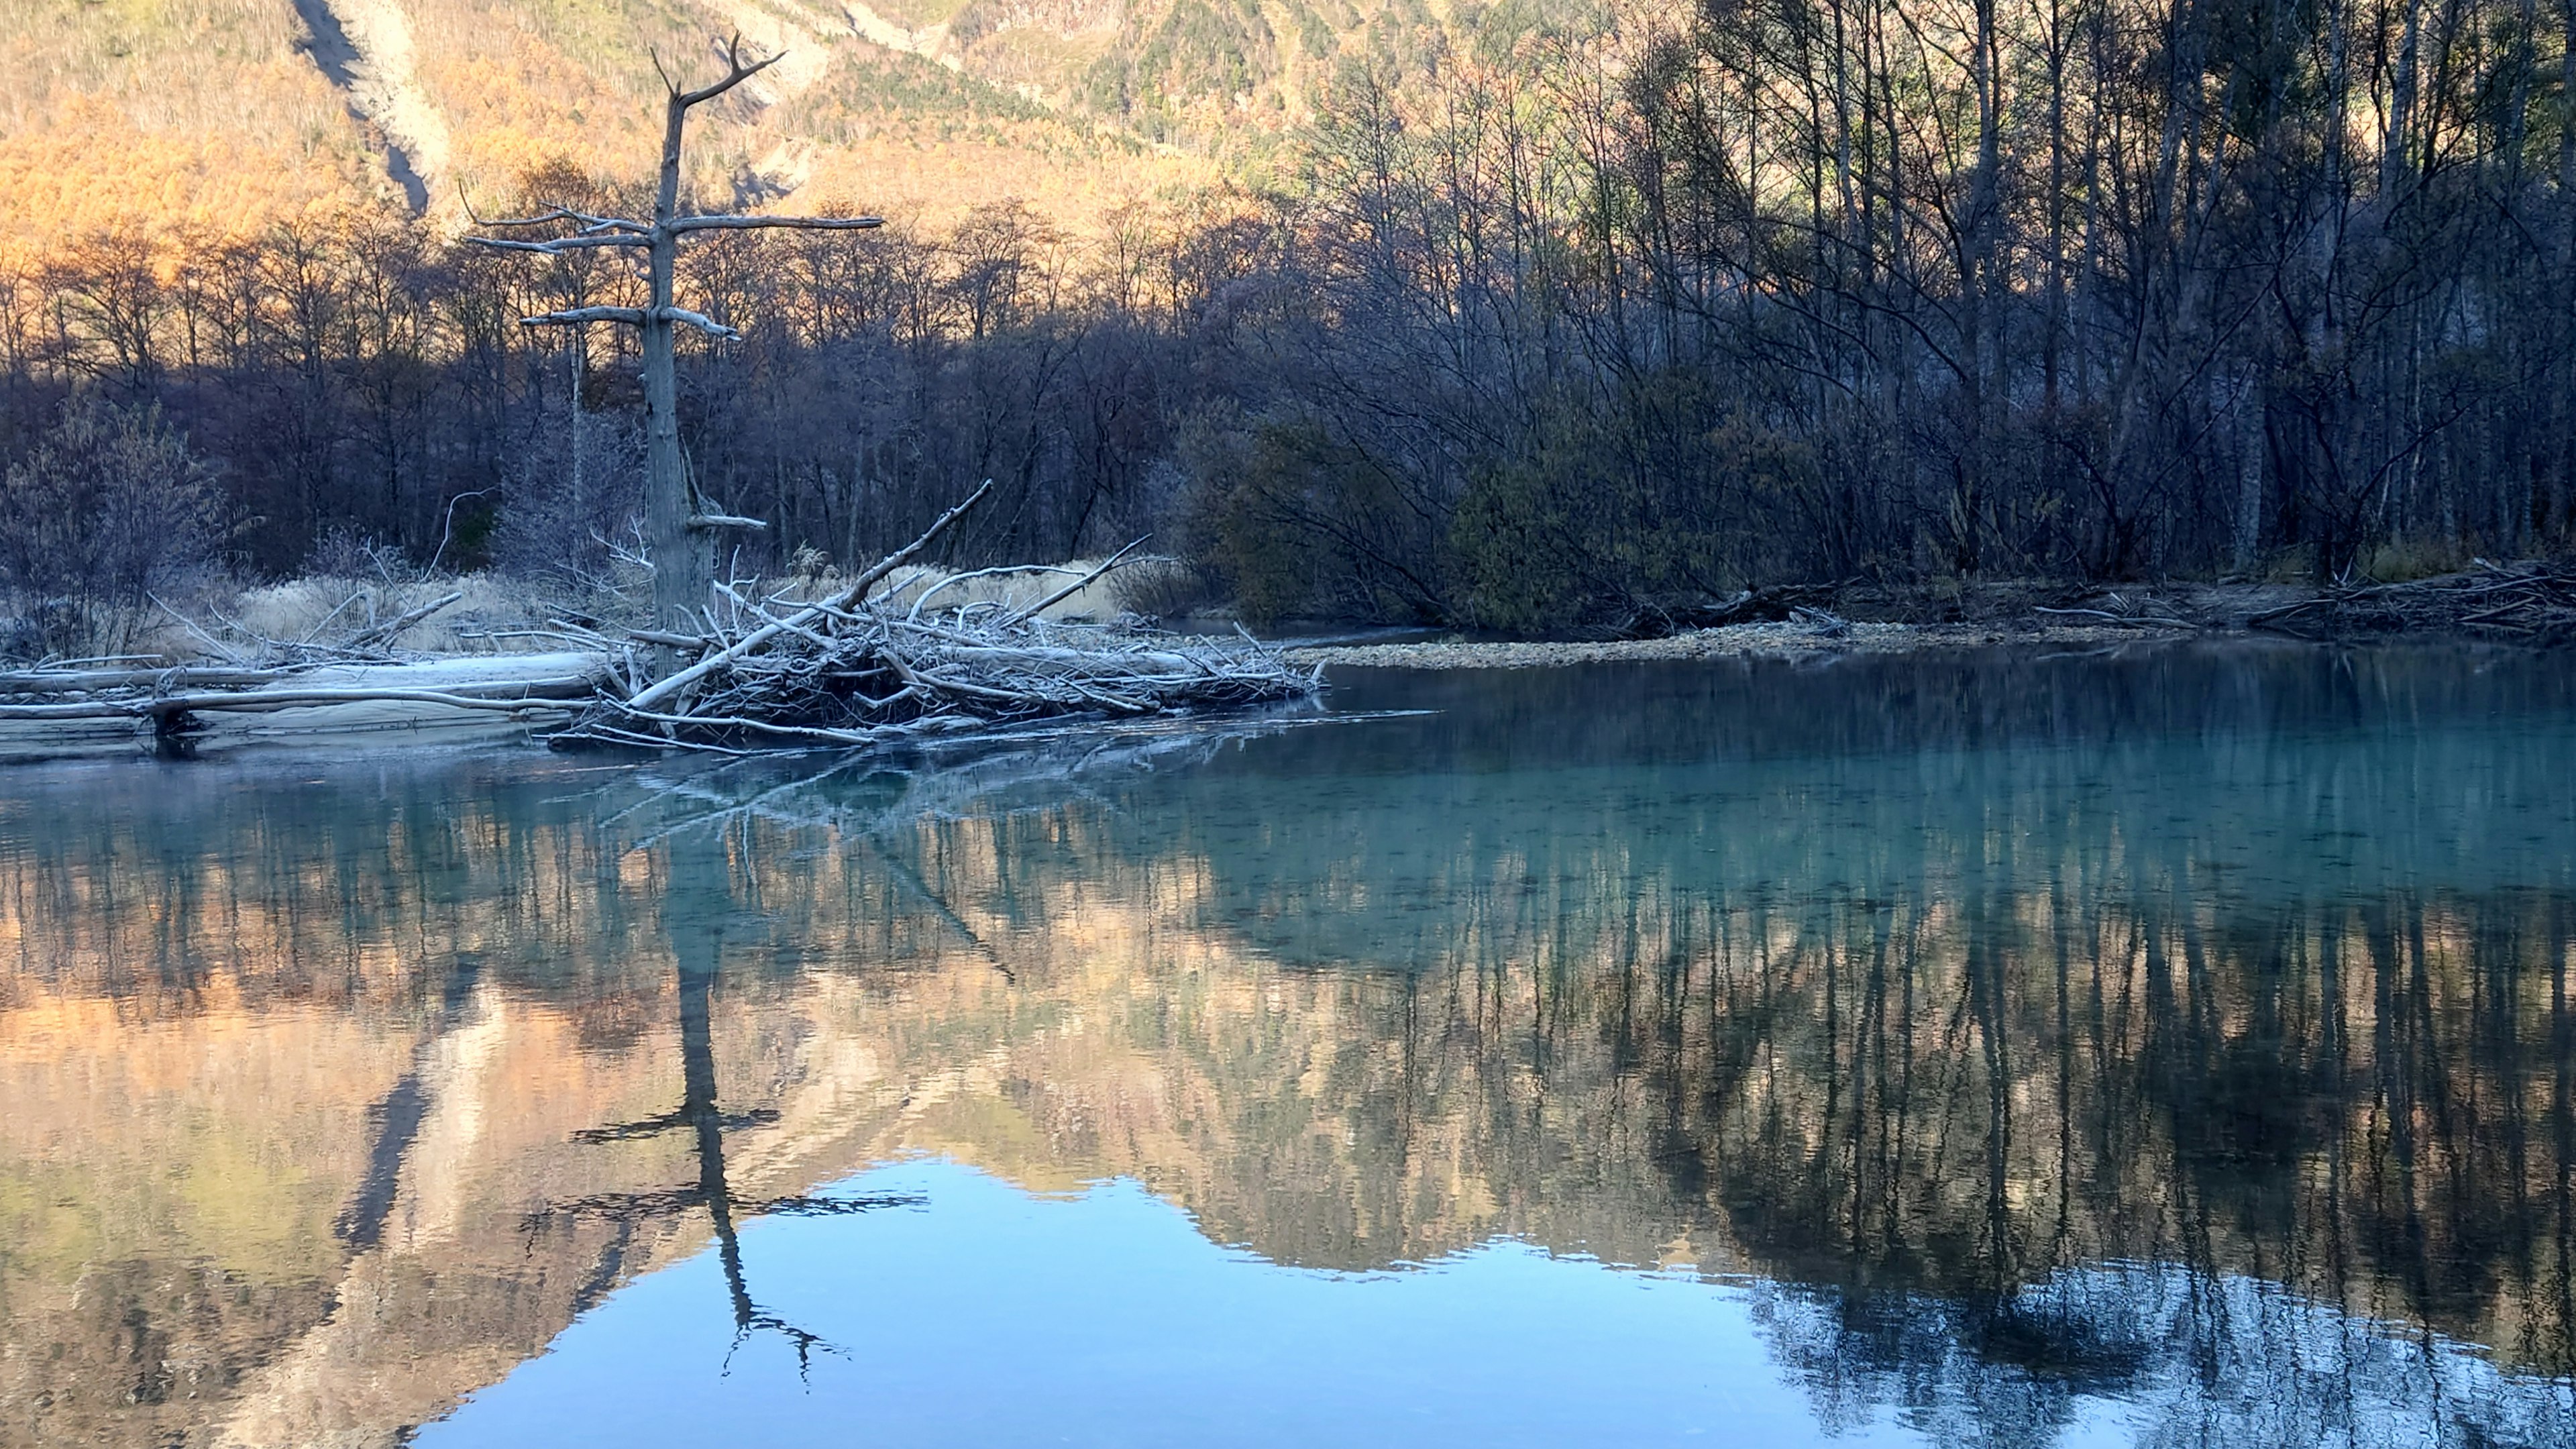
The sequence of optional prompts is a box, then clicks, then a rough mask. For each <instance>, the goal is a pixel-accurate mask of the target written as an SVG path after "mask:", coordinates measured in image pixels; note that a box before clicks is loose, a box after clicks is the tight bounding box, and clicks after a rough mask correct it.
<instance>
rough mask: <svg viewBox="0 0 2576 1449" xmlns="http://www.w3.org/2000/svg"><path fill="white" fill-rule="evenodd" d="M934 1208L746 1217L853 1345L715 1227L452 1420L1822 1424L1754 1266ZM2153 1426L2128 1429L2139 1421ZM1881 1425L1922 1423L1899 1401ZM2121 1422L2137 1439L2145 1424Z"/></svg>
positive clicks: (1392, 1440)
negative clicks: (1401, 1260) (1758, 1319)
mask: <svg viewBox="0 0 2576 1449" xmlns="http://www.w3.org/2000/svg"><path fill="white" fill-rule="evenodd" d="M845 1186H846V1188H847V1189H848V1190H853V1191H866V1192H884V1191H895V1190H905V1191H914V1192H920V1193H923V1194H926V1195H927V1197H928V1204H927V1205H926V1206H925V1207H920V1208H893V1209H886V1210H881V1211H878V1212H872V1213H866V1214H861V1215H857V1216H851V1217H827V1218H772V1219H767V1220H764V1221H762V1222H760V1223H758V1224H755V1225H753V1226H751V1227H749V1228H748V1229H746V1230H745V1232H744V1233H743V1250H744V1255H745V1258H746V1266H747V1270H748V1277H749V1280H750V1286H751V1291H752V1293H753V1295H754V1296H755V1297H756V1298H757V1299H759V1301H760V1304H761V1306H762V1307H763V1308H764V1309H766V1310H768V1311H770V1312H772V1313H775V1314H777V1315H778V1316H779V1317H780V1318H783V1319H785V1320H786V1321H787V1322H789V1323H792V1324H794V1325H796V1326H798V1327H800V1328H803V1329H805V1330H807V1331H809V1332H814V1333H819V1334H821V1335H822V1336H823V1337H824V1338H825V1339H827V1340H829V1341H830V1342H831V1343H832V1344H833V1345H835V1346H836V1347H837V1348H838V1349H839V1350H840V1352H839V1353H837V1354H833V1353H817V1354H816V1355H815V1356H814V1358H813V1361H812V1369H811V1374H810V1384H809V1385H799V1384H798V1382H797V1379H796V1355H795V1351H794V1348H793V1346H792V1345H791V1344H789V1343H788V1342H787V1341H786V1340H784V1339H783V1338H781V1337H779V1336H778V1335H777V1334H774V1333H761V1334H756V1335H754V1336H753V1337H752V1338H751V1339H749V1340H747V1341H746V1342H745V1343H744V1344H743V1345H742V1346H741V1347H740V1348H739V1349H736V1350H734V1351H733V1354H732V1359H731V1364H730V1369H729V1370H728V1367H727V1360H726V1354H727V1350H728V1348H729V1347H730V1345H731V1344H732V1338H733V1318H732V1310H731V1308H730V1306H729V1304H728V1300H727V1298H726V1294H725V1284H724V1280H723V1277H722V1274H721V1271H720V1268H719V1266H718V1263H717V1260H716V1256H715V1255H714V1254H713V1253H702V1254H700V1255H698V1256H697V1257H695V1258H693V1259H691V1260H689V1261H688V1262H686V1263H683V1264H679V1265H677V1266H675V1267H672V1268H670V1269H667V1270H665V1271H663V1272H660V1273H656V1274H653V1275H651V1276H649V1277H647V1278H645V1279H643V1280H641V1281H639V1282H637V1283H634V1284H632V1285H629V1286H628V1287H627V1288H626V1289H624V1290H623V1291H621V1292H619V1293H618V1294H616V1295H615V1296H613V1297H612V1298H610V1299H609V1301H608V1302H607V1303H605V1304H604V1305H602V1306H601V1307H599V1308H598V1309H595V1310H593V1311H592V1312H591V1313H590V1314H589V1315H588V1316H587V1317H585V1318H583V1319H582V1320H581V1321H580V1322H578V1323H575V1324H574V1325H573V1326H572V1327H571V1328H570V1329H568V1330H566V1331H565V1332H564V1334H563V1335H562V1336H561V1337H560V1338H558V1339H557V1340H556V1341H555V1344H554V1346H553V1348H552V1349H551V1350H550V1351H549V1352H548V1353H547V1354H545V1355H544V1356H542V1357H540V1358H537V1359H534V1360H532V1361H530V1362H528V1363H526V1364H524V1365H522V1366H520V1368H519V1369H518V1371H517V1372H516V1373H514V1374H512V1375H511V1376H510V1377H509V1378H508V1379H506V1380H505V1381H503V1382H502V1383H500V1384H498V1385H495V1386H494V1387H492V1388H490V1389H488V1390H485V1391H484V1392H483V1393H481V1394H480V1395H477V1396H476V1397H475V1398H474V1399H473V1400H472V1401H471V1402H469V1403H468V1404H467V1405H466V1406H465V1407H464V1408H463V1409H461V1410H459V1411H458V1412H457V1413H456V1414H455V1415H454V1416H453V1417H452V1418H450V1419H449V1420H447V1421H446V1422H445V1423H442V1424H438V1425H433V1426H431V1427H430V1428H428V1429H426V1430H424V1431H423V1432H422V1434H421V1436H420V1440H419V1442H420V1443H422V1444H424V1445H433V1446H452V1445H468V1444H476V1445H479V1444H529V1445H560V1444H570V1443H606V1444H624V1445H651V1444H687V1445H692V1446H713V1445H735V1444H761V1445H800V1444H816V1445H833V1446H844V1445H858V1444H888V1445H909V1444H960V1445H968V1444H971V1445H1015V1444H1074V1445H1111V1444H1115V1445H1174V1446H1181V1445H1187V1446H1202V1445H1217V1444H1226V1445H1233V1444H1243V1445H1264V1444H1276V1445H1299V1446H1333V1445H1350V1444H1459V1445H1477V1446H1494V1445H1515V1444H1528V1445H1570V1444H1604V1445H1638V1444H1664V1443H1683V1442H1688V1443H1706V1444H1744V1445H1756V1444H1758V1445H1775V1444H1776V1445H1792V1444H1806V1443H1812V1442H1815V1441H1816V1440H1817V1439H1818V1438H1819V1431H1818V1429H1817V1427H1816V1420H1815V1418H1814V1415H1813V1412H1812V1409H1811V1406H1810V1400H1809V1399H1808V1397H1807V1396H1806V1394H1805V1393H1804V1391H1803V1390H1801V1389H1800V1388H1799V1387H1797V1386H1796V1385H1795V1384H1793V1383H1790V1382H1785V1381H1784V1379H1783V1376H1782V1373H1781V1370H1780V1369H1779V1367H1778V1366H1777V1365H1776V1364H1775V1363H1774V1362H1773V1360H1772V1358H1771V1356H1770V1353H1769V1351H1768V1349H1767V1348H1766V1346H1765V1344H1764V1342H1763V1340H1762V1339H1761V1338H1760V1337H1759V1336H1758V1330H1757V1327H1756V1324H1755V1321H1754V1315H1753V1311H1752V1304H1751V1302H1750V1299H1749V1296H1748V1295H1747V1293H1746V1292H1745V1291H1744V1290H1742V1289H1739V1288H1734V1287H1729V1286H1724V1285H1716V1284H1709V1283H1703V1282H1700V1281H1697V1280H1695V1279H1693V1278H1690V1277H1687V1276H1684V1275H1680V1274H1641V1273H1635V1272H1622V1271H1618V1270H1614V1269H1610V1268H1605V1267H1603V1266H1601V1265H1599V1264H1597V1263H1592V1262H1586V1261H1581V1260H1575V1259H1564V1258H1551V1257H1549V1256H1547V1255H1546V1254H1545V1253H1542V1252H1540V1251H1538V1250H1536V1249H1532V1248H1528V1247H1524V1246H1521V1245H1518V1244H1512V1243H1499V1244H1494V1245H1490V1246H1487V1247H1485V1248H1481V1249H1479V1250H1477V1251H1475V1252H1472V1253H1468V1254H1464V1255H1462V1256H1460V1257H1457V1258H1453V1259H1449V1260H1446V1261H1443V1262H1440V1263H1438V1264H1435V1265H1432V1266H1431V1267H1428V1268H1424V1269H1420V1270H1415V1271H1407V1272H1400V1273H1385V1274H1375V1275H1370V1276H1366V1277H1353V1276H1346V1275H1339V1274H1331V1273H1319V1272H1314V1271H1311V1270H1306V1269H1294V1268H1281V1267H1278V1266H1275V1265H1272V1264H1269V1263H1266V1262H1264V1261H1263V1260H1261V1259H1259V1258H1257V1257H1254V1256H1253V1255H1251V1254H1249V1253H1245V1252H1242V1251H1239V1250H1230V1249H1225V1248H1220V1247H1216V1246H1214V1245H1212V1244H1210V1243H1209V1242H1208V1241H1207V1240H1206V1239H1204V1238H1202V1237H1200V1236H1199V1233H1198V1231H1197V1228H1196V1227H1195V1226H1194V1225H1193V1224H1192V1223H1191V1221H1190V1219H1189V1218H1188V1216H1187V1215H1186V1214H1184V1213H1182V1212H1181V1211H1180V1210H1179V1209H1177V1208H1174V1207H1171V1206H1169V1205H1168V1204H1165V1203H1163V1202H1162V1201H1160V1200H1159V1199H1156V1198H1155V1197H1153V1196H1152V1195H1150V1194H1148V1193H1147V1192H1145V1191H1144V1190H1143V1189H1142V1188H1140V1187H1137V1186H1135V1185H1134V1184H1132V1183H1127V1182H1117V1183H1109V1184H1104V1185H1102V1186H1100V1187H1097V1188H1094V1189H1093V1190H1092V1191H1090V1192H1089V1193H1087V1194H1085V1195H1084V1196H1082V1197H1079V1198H1075V1199H1070V1200H1067V1199H1044V1198H1032V1197H1029V1196H1027V1195H1025V1194H1023V1193H1021V1192H1019V1191H1018V1190H1017V1189H1015V1188H1012V1187H1010V1186H1008V1185H1007V1184H1005V1183H1002V1182H1000V1181H998V1180H996V1179H993V1178H990V1177H986V1176H984V1175H982V1174H980V1173H977V1172H974V1171H972V1170H969V1169H966V1168H963V1167H958V1166H955V1165H952V1164H949V1163H944V1162H915V1163H906V1164H902V1165H900V1166H896V1167H890V1168H885V1169H881V1170H879V1171H876V1172H872V1173H869V1174H866V1175H864V1176H862V1177H859V1178H857V1179H854V1180H852V1181H851V1182H849V1183H848V1184H846V1185H845ZM2120 1437H2121V1438H2122V1439H2125V1435H2123V1436H2120ZM1833 1442H1834V1443H1836V1444H1845V1445H1853V1446H1863V1445H1874V1444H1915V1443H1920V1442H1922V1441H1921V1440H1920V1439H1919V1438H1917V1437H1916V1436H1915V1435H1913V1434H1912V1433H1909V1432H1907V1431H1905V1430H1904V1429H1902V1428H1901V1427H1899V1426H1898V1425H1897V1424H1896V1423H1895V1422H1894V1421H1893V1420H1892V1419H1890V1418H1885V1417H1882V1418H1879V1419H1878V1420H1876V1421H1874V1422H1867V1423H1864V1424H1862V1425H1859V1426H1854V1427H1849V1428H1846V1429H1845V1431H1844V1432H1843V1433H1842V1434H1840V1435H1839V1436H1837V1437H1836V1438H1835V1439H1834V1440H1833ZM2111 1442H2117V1441H2116V1440H2114V1441H2111Z"/></svg>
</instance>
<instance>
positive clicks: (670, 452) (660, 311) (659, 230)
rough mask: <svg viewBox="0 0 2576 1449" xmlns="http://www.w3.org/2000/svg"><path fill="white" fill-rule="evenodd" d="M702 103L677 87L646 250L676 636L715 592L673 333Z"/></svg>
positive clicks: (665, 558)
mask: <svg viewBox="0 0 2576 1449" xmlns="http://www.w3.org/2000/svg"><path fill="white" fill-rule="evenodd" d="M692 104H694V102H692V101H691V100H690V98H689V96H688V95H687V94H686V93H683V92H681V91H679V90H677V89H674V90H673V91H672V92H671V96H670V101H669V108H668V110H667V111H666V112H665V116H664V120H663V123H662V176H661V184H660V185H659V186H658V187H657V188H656V189H655V190H654V193H653V235H652V246H651V248H650V249H649V250H648V251H647V252H646V256H647V257H648V259H649V261H648V264H647V270H648V275H649V276H650V278H651V287H652V297H653V301H652V305H651V306H649V307H647V308H645V310H644V325H643V327H642V329H641V330H642V332H643V334H644V336H643V346H644V537H645V541H646V542H647V543H649V544H650V545H651V546H652V550H653V624H654V627H655V628H659V629H668V630H670V631H671V632H672V633H675V634H694V633H697V632H699V630H701V629H702V628H704V627H705V625H704V622H703V621H702V620H701V619H700V618H699V617H698V611H699V610H700V609H703V608H705V607H706V606H707V603H708V600H709V599H710V598H711V597H712V596H713V594H714V591H715V581H716V562H715V543H714V540H713V539H711V538H709V537H708V536H707V534H706V533H705V532H704V531H702V530H700V529H697V528H694V527H692V526H691V522H692V520H693V519H694V518H695V517H696V515H697V512H698V510H697V509H696V508H695V507H694V506H692V505H693V503H694V499H693V498H692V497H691V494H692V492H693V491H694V490H692V489H691V488H690V487H689V460H688V457H687V455H685V454H683V453H682V452H681V451H680V380H679V364H678V360H677V358H676V356H675V349H674V347H673V346H672V338H671V328H672V323H671V316H670V309H671V307H672V306H673V305H674V301H673V298H672V295H671V278H672V272H673V270H674V268H675V264H676V263H677V261H678V253H679V243H680V239H679V237H678V235H677V234H676V233H674V232H673V231H672V230H671V219H672V218H673V217H675V216H677V215H678V214H679V206H680V132H681V128H682V126H683V125H684V124H685V123H686V122H687V120H688V115H689V107H690V106H691V105H692Z"/></svg>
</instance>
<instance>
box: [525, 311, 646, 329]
mask: <svg viewBox="0 0 2576 1449" xmlns="http://www.w3.org/2000/svg"><path fill="white" fill-rule="evenodd" d="M674 310H677V309H674ZM584 322H623V323H625V324H626V325H627V326H629V327H641V326H643V325H644V322H645V317H644V309H643V308H641V307H573V308H569V309H567V310H565V311H561V312H540V313H538V314H537V315H536V316H534V317H522V318H520V319H519V325H520V326H522V327H574V326H579V325H580V324H582V323H584Z"/></svg>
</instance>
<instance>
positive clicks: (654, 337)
mask: <svg viewBox="0 0 2576 1449" xmlns="http://www.w3.org/2000/svg"><path fill="white" fill-rule="evenodd" d="M784 55H785V52H783V51H782V52H780V53H779V54H778V55H773V56H770V57H769V58H767V59H766V60H759V61H753V62H750V63H748V64H746V63H745V62H744V60H743V51H742V37H740V36H739V35H737V36H735V37H734V38H733V39H731V40H729V41H727V42H726V43H725V74H724V76H723V78H722V79H720V80H717V81H716V82H714V83H713V84H711V85H706V86H701V87H699V88H698V89H696V90H683V89H681V87H680V85H679V83H678V82H676V81H674V80H672V79H671V76H670V72H668V71H667V70H663V68H662V61H661V57H660V56H658V55H657V56H655V57H654V59H653V68H654V70H655V71H656V72H658V73H659V74H660V75H661V77H662V84H663V86H664V88H665V89H666V90H668V91H669V93H670V99H669V102H668V104H667V107H666V109H665V111H664V113H663V122H662V173H661V180H660V183H659V185H658V186H657V188H656V189H655V191H654V193H653V220H652V221H651V222H650V223H649V224H648V223H645V222H641V221H633V220H628V219H626V218H623V217H612V216H593V215H590V214H588V213H586V212H579V211H574V210H572V209H571V208H569V207H561V206H558V207H556V208H554V209H553V210H551V211H547V212H543V213H540V214H538V215H535V216H523V217H507V218H502V219H499V220H493V221H482V220H481V219H480V218H478V219H477V220H478V223H479V224H480V225H483V226H486V227H492V228H500V229H506V230H521V229H525V230H541V229H549V228H552V229H563V228H569V229H570V230H569V231H568V232H567V234H565V235H562V236H556V237H550V238H544V239H539V240H529V239H525V238H518V237H488V236H478V237H470V238H468V240H470V241H472V242H475V243H476V244H478V245H481V246H487V247H497V248H500V249H503V250H506V251H522V252H538V253H541V254H544V255H546V256H567V255H570V254H571V253H573V252H576V251H585V250H591V249H594V248H603V247H605V248H627V249H632V250H635V251H640V252H643V253H644V254H645V277H646V280H647V283H648V288H649V293H650V295H649V298H648V301H647V304H646V305H644V306H642V307H607V306H601V307H575V308H571V309H569V310H566V311H561V312H545V313H540V314H539V315H537V316H534V317H523V318H521V319H519V320H520V322H521V323H522V325H525V326H529V327H582V326H586V325H588V324H590V323H593V322H614V323H619V324H622V325H624V326H628V327H633V328H635V329H637V330H638V331H639V332H640V333H641V334H642V342H643V353H644V439H645V480H644V528H645V540H646V542H647V543H648V544H649V545H650V546H651V549H652V555H653V557H652V563H653V614H654V624H655V626H656V627H657V628H660V629H662V630H665V631H669V632H671V633H675V634H697V633H700V632H702V631H703V630H704V629H705V627H706V624H705V620H704V618H703V617H702V615H701V613H700V611H701V610H703V609H704V608H706V607H707V604H708V602H709V600H710V598H711V597H712V595H713V591H714V588H715V540H714V537H713V535H714V533H715V531H716V530H718V529H726V528H762V527H765V526H766V525H765V524H764V523H762V522H761V521H760V520H758V519H752V518H737V517H734V516H732V515H729V514H727V513H725V512H724V511H723V510H722V509H719V508H714V507H711V506H709V505H708V503H707V501H706V498H705V497H704V495H702V494H701V493H699V491H698V488H697V484H696V481H695V480H694V479H693V478H692V477H691V476H690V471H689V463H688V456H687V454H686V453H685V452H683V451H682V449H681V447H680V418H679V374H678V368H677V364H676V361H675V358H674V355H673V347H672V338H673V329H674V328H676V327H679V326H683V325H685V326H689V327H695V328H697V329H698V330H699V331H701V332H704V333H706V334H707V335H708V336H710V337H714V338H717V339H719V340H723V341H737V340H739V339H740V337H741V334H740V333H738V332H736V331H734V330H733V329H732V328H730V327H727V326H725V325H724V324H722V323H720V322H717V321H716V320H714V319H713V318H710V317H706V316H703V315H701V314H699V313H696V312H692V311H689V310H687V309H686V308H683V307H680V306H678V305H676V304H675V302H674V301H673V297H672V279H673V276H674V273H675V272H676V271H677V264H678V261H679V250H680V242H681V240H682V239H683V238H686V237H691V236H697V235H701V234H704V233H707V232H727V231H753V230H760V229H766V228H775V227H785V228H795V229H798V230H804V231H863V230H867V229H869V228H872V227H877V226H882V225H884V221H883V219H882V218H879V217H873V216H850V217H821V216H742V215H731V214H703V213H692V214H688V215H683V214H682V213H681V211H680V133H681V129H682V128H683V126H685V125H686V123H687V121H688V115H689V111H690V110H691V109H692V108H693V107H696V106H699V105H703V104H704V103H706V102H708V101H711V100H714V99H715V98H716V97H718V96H721V95H723V94H724V93H726V92H727V91H730V90H732V89H733V88H734V87H735V86H738V85H741V84H742V83H743V82H744V81H747V80H749V79H751V78H752V77H753V76H755V75H758V74H760V73H761V72H762V71H764V70H767V69H768V68H769V67H771V66H773V65H776V64H777V63H778V62H779V61H780V60H781V59H782V58H784ZM674 662H675V663H676V661H674Z"/></svg>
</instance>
